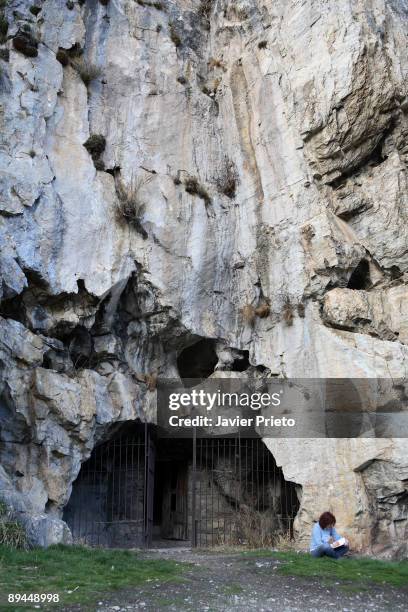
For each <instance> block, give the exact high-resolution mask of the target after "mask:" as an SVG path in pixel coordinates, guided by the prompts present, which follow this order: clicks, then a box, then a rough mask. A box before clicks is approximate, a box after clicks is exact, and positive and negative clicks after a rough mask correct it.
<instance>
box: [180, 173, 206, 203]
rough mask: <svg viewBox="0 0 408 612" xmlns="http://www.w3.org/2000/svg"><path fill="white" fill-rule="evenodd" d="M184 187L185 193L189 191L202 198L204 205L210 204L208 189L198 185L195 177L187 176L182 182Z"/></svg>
mask: <svg viewBox="0 0 408 612" xmlns="http://www.w3.org/2000/svg"><path fill="white" fill-rule="evenodd" d="M184 187H185V189H186V191H187V193H190V194H191V195H196V196H198V197H199V198H201V199H202V200H204V202H205V205H206V206H209V205H210V204H211V197H210V195H209V193H208V191H207V190H206V188H205V187H203V185H200V183H199V182H198V180H197V179H196V178H195V177H193V176H190V177H189V178H187V179H186V180H185V182H184Z"/></svg>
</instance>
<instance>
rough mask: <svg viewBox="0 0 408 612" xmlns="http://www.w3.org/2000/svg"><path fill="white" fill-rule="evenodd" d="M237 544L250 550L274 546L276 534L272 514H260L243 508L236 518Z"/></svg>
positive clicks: (235, 533) (235, 532)
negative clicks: (243, 545)
mask: <svg viewBox="0 0 408 612" xmlns="http://www.w3.org/2000/svg"><path fill="white" fill-rule="evenodd" d="M234 522H235V525H234V527H235V530H234V535H235V540H236V541H235V542H234V543H236V544H245V546H247V547H248V548H253V549H258V548H267V547H270V546H273V543H274V538H275V537H276V534H275V533H274V531H273V520H272V518H271V514H270V512H259V511H258V510H254V509H252V508H249V507H245V506H242V507H241V508H240V509H239V511H238V512H237V513H236V517H235V521H234Z"/></svg>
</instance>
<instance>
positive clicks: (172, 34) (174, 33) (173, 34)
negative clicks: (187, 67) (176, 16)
mask: <svg viewBox="0 0 408 612" xmlns="http://www.w3.org/2000/svg"><path fill="white" fill-rule="evenodd" d="M169 33H170V40H171V41H172V43H174V45H175V47H181V38H180V36H179V34H178V32H177V30H176V26H175V25H174V23H170V24H169Z"/></svg>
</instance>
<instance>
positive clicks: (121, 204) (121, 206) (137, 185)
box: [115, 176, 148, 239]
mask: <svg viewBox="0 0 408 612" xmlns="http://www.w3.org/2000/svg"><path fill="white" fill-rule="evenodd" d="M143 184H144V181H142V180H141V179H132V180H131V182H130V184H129V185H124V183H123V181H122V180H121V178H120V177H119V176H115V188H116V195H117V196H118V203H117V213H118V217H119V218H121V219H125V220H126V221H127V222H128V223H129V225H131V226H132V227H133V228H134V229H135V230H136V231H137V232H138V233H139V234H140V235H141V236H142V237H143V238H144V239H146V238H147V237H148V234H147V232H146V230H145V229H144V227H143V225H142V222H141V218H142V216H143V214H144V211H145V204H144V202H143V201H142V199H141V197H140V189H141V187H142V185H143Z"/></svg>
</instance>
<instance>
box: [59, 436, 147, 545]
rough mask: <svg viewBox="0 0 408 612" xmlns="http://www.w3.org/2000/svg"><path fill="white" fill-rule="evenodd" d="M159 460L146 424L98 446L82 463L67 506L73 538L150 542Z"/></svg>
mask: <svg viewBox="0 0 408 612" xmlns="http://www.w3.org/2000/svg"><path fill="white" fill-rule="evenodd" d="M154 463H155V449H154V442H153V440H152V436H151V432H150V428H149V427H148V425H147V424H146V425H142V426H135V427H133V428H132V429H131V430H130V431H128V432H126V433H122V434H118V435H116V436H113V437H112V439H110V440H109V441H108V442H105V443H103V444H100V445H99V446H97V447H96V448H95V449H94V450H93V452H92V455H91V457H90V459H88V461H86V462H85V463H84V464H83V465H82V468H81V471H80V473H79V476H78V478H77V480H76V481H75V483H74V485H73V490H72V495H71V498H70V500H69V503H68V505H67V506H66V508H65V511H64V520H65V521H66V522H67V524H68V526H69V527H70V529H71V532H72V535H73V538H74V541H76V542H83V543H86V544H88V545H91V546H107V547H121V548H128V547H140V546H149V545H150V543H151V539H152V527H153V488H154Z"/></svg>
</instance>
